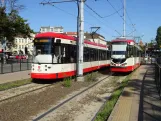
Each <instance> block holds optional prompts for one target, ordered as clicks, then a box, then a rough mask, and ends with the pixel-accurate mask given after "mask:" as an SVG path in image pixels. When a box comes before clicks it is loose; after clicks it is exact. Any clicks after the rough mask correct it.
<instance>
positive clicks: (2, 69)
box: [0, 57, 33, 74]
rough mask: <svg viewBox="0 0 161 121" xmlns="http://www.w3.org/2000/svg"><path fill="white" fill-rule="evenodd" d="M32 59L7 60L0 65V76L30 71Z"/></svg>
mask: <svg viewBox="0 0 161 121" xmlns="http://www.w3.org/2000/svg"><path fill="white" fill-rule="evenodd" d="M32 60H33V58H32V57H29V58H28V59H8V60H7V61H6V63H5V64H4V63H2V62H1V63H0V74H5V73H12V72H17V71H25V70H30V69H31V63H32Z"/></svg>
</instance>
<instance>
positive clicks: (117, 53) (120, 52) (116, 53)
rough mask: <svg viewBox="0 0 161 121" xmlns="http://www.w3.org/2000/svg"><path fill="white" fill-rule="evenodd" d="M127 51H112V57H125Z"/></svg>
mask: <svg viewBox="0 0 161 121" xmlns="http://www.w3.org/2000/svg"><path fill="white" fill-rule="evenodd" d="M125 54H126V51H112V55H125Z"/></svg>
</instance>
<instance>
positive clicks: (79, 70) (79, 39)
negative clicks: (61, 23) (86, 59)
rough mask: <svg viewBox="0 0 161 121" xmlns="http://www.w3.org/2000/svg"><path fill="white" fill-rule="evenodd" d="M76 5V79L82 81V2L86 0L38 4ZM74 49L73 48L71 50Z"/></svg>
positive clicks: (66, 0) (65, 0)
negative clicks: (71, 3) (65, 3)
mask: <svg viewBox="0 0 161 121" xmlns="http://www.w3.org/2000/svg"><path fill="white" fill-rule="evenodd" d="M76 1H77V7H78V17H77V65H76V70H77V79H76V80H77V81H84V77H83V46H84V2H85V1H86V0H63V1H59V2H41V3H40V4H43V5H46V4H50V5H53V4H54V3H63V2H76ZM73 51H74V50H73Z"/></svg>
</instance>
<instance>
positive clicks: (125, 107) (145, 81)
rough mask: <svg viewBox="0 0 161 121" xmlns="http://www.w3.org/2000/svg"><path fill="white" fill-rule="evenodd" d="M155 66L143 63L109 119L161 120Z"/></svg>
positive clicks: (123, 120)
mask: <svg viewBox="0 0 161 121" xmlns="http://www.w3.org/2000/svg"><path fill="white" fill-rule="evenodd" d="M154 69H155V68H154V66H153V65H142V66H141V67H140V68H139V69H137V71H135V73H134V75H133V76H132V79H131V81H130V82H129V84H128V86H127V87H125V88H124V91H123V93H122V95H121V96H120V97H119V100H118V101H117V103H116V105H115V107H114V109H113V111H112V113H111V115H110V117H109V119H108V121H161V100H159V95H158V92H157V90H156V86H155V82H154V74H155V72H154Z"/></svg>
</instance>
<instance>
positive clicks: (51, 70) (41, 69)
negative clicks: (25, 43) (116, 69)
mask: <svg viewBox="0 0 161 121" xmlns="http://www.w3.org/2000/svg"><path fill="white" fill-rule="evenodd" d="M49 36H50V37H49ZM43 37H46V38H51V39H50V42H51V41H52V42H53V43H54V44H64V45H57V46H54V49H53V50H51V52H52V54H51V52H50V53H47V54H44V53H42V54H40V55H36V56H35V58H34V63H33V64H32V67H31V78H36V79H57V78H64V77H68V76H74V75H76V74H77V73H76V66H77V65H76V63H75V62H76V60H74V59H75V58H73V57H72V55H71V56H67V55H68V51H69V52H70V54H71V52H75V51H76V50H75V49H72V51H71V50H70V49H69V47H73V46H75V47H76V40H75V38H74V37H69V36H66V35H61V34H56V33H54V34H53V33H47V34H43V33H42V34H39V35H38V36H37V38H36V39H39V38H43ZM52 38H54V40H52ZM57 40H58V43H57ZM38 41H39V40H38ZM38 41H37V40H36V42H38ZM44 41H48V40H42V42H44ZM53 43H50V44H48V46H50V45H52V44H53ZM54 44H53V45H54ZM40 45H42V43H40ZM44 45H45V44H44ZM44 45H43V46H44ZM65 47H67V48H65ZM84 48H88V49H90V50H91V49H93V50H92V52H95V53H94V54H95V55H94V58H91V59H92V61H89V60H87V61H85V62H84V63H83V73H86V72H91V71H94V70H97V69H100V68H101V67H107V66H110V59H109V60H108V59H104V58H102V60H101V59H100V57H99V56H100V55H99V53H97V52H98V51H97V52H96V51H94V50H100V51H99V52H108V48H107V43H106V42H104V41H103V40H100V42H99V43H95V42H91V41H87V40H86V41H85V42H84ZM35 49H36V48H35ZM39 49H40V50H41V48H40V47H39ZM45 49H47V48H45ZM45 49H44V51H45V52H46V51H48V50H45ZM35 52H36V51H35ZM87 52H88V51H87ZM57 53H59V54H57ZM60 53H61V55H60ZM88 53H89V52H88ZM102 54H104V53H102ZM106 54H107V53H106ZM96 55H97V56H98V58H99V59H98V58H96V57H97V56H96ZM66 57H70V58H66ZM86 57H88V56H86ZM91 57H93V56H91ZM101 57H102V55H101ZM103 57H104V56H103ZM65 59H67V60H65ZM87 59H88V58H87ZM72 60H73V61H72ZM94 60H95V61H94ZM96 60H97V61H96ZM66 61H70V62H66Z"/></svg>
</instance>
